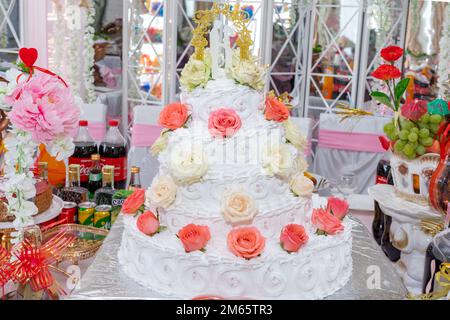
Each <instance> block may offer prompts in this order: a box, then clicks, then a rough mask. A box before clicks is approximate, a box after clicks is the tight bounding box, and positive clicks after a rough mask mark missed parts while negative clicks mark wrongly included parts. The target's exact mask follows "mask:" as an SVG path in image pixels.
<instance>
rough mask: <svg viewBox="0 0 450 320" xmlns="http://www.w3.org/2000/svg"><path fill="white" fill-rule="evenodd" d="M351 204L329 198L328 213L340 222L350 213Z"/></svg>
mask: <svg viewBox="0 0 450 320" xmlns="http://www.w3.org/2000/svg"><path fill="white" fill-rule="evenodd" d="M349 207H350V206H349V204H348V202H347V201H345V200H342V199H339V198H334V197H330V198H328V203H327V211H328V212H330V213H331V214H333V215H334V216H335V217H336V218H338V219H339V220H343V219H344V218H345V216H346V215H347V213H348V209H349Z"/></svg>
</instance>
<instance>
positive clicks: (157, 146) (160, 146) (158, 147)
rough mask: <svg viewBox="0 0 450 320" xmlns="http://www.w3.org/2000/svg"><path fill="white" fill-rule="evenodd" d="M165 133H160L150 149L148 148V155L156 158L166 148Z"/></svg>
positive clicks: (166, 137) (166, 138)
mask: <svg viewBox="0 0 450 320" xmlns="http://www.w3.org/2000/svg"><path fill="white" fill-rule="evenodd" d="M166 133H167V131H163V132H161V135H160V136H159V137H158V139H156V141H155V142H154V143H153V145H152V147H151V148H150V153H151V155H152V156H154V157H156V156H157V155H158V154H160V153H161V152H162V151H163V150H164V149H165V148H166V147H167V141H168V139H169V137H168V135H167V134H166Z"/></svg>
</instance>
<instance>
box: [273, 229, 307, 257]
mask: <svg viewBox="0 0 450 320" xmlns="http://www.w3.org/2000/svg"><path fill="white" fill-rule="evenodd" d="M307 241H308V235H307V234H306V231H305V228H304V227H303V226H301V225H298V224H289V225H287V226H286V227H284V228H283V230H281V235H280V242H281V246H282V247H283V249H284V250H286V251H287V252H297V251H298V250H299V249H300V247H301V246H302V245H304V244H305V243H306V242H307Z"/></svg>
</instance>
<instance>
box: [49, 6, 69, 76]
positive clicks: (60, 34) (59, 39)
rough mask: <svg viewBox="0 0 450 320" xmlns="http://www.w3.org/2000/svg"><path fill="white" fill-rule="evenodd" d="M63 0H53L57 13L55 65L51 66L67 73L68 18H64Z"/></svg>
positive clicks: (58, 71) (54, 36) (54, 37)
mask: <svg viewBox="0 0 450 320" xmlns="http://www.w3.org/2000/svg"><path fill="white" fill-rule="evenodd" d="M61 2H62V0H53V3H54V6H55V13H56V23H55V28H54V35H53V41H54V51H53V65H52V66H51V67H52V69H53V70H55V72H56V73H57V74H65V70H64V67H63V66H64V61H63V60H64V48H65V44H66V20H65V18H64V13H65V12H64V11H65V10H64V8H65V6H64V5H63V4H62V3H61Z"/></svg>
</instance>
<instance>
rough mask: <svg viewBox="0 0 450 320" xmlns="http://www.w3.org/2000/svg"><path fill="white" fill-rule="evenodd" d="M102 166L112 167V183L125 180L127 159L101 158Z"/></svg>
mask: <svg viewBox="0 0 450 320" xmlns="http://www.w3.org/2000/svg"><path fill="white" fill-rule="evenodd" d="M101 163H102V166H114V181H123V180H126V178H127V157H121V158H103V159H102V161H101Z"/></svg>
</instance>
